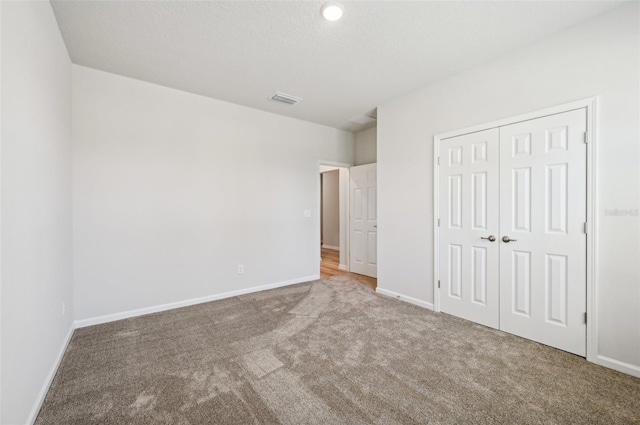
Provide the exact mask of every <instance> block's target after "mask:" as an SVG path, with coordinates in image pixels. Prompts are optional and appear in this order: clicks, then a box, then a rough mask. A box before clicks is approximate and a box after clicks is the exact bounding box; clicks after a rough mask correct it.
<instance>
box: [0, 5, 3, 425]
mask: <svg viewBox="0 0 640 425" xmlns="http://www.w3.org/2000/svg"><path fill="white" fill-rule="evenodd" d="M2 3H3V2H2V1H0V100H1V99H2ZM1 104H2V102H1V101H0V105H1ZM2 128H3V127H2V108H1V107H0V130H1V129H2ZM1 163H2V131H0V164H1ZM1 171H2V169H1V167H0V175H1V174H2V173H1ZM1 187H2V185H1V184H0V188H1ZM1 195H2V190H1V189H0V199H2V196H1ZM0 223H2V205H0ZM1 240H2V225H1V224H0V241H1ZM1 259H2V244H1V243H0V305H2V277H1V276H2V260H1ZM1 383H2V314H0V384H1ZM0 421H2V385H0Z"/></svg>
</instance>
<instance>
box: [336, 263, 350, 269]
mask: <svg viewBox="0 0 640 425" xmlns="http://www.w3.org/2000/svg"><path fill="white" fill-rule="evenodd" d="M338 269H339V270H346V271H349V267H347V266H345V265H344V264H340V265H339V266H338Z"/></svg>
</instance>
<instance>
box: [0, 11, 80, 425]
mask: <svg viewBox="0 0 640 425" xmlns="http://www.w3.org/2000/svg"><path fill="white" fill-rule="evenodd" d="M1 27H2V37H1V39H2V49H1V50H2V77H1V78H2V79H1V82H0V85H1V86H2V96H1V102H2V106H1V110H2V116H1V117H0V119H1V122H2V136H1V137H2V159H1V169H2V172H1V173H2V174H1V192H2V195H1V198H2V203H1V205H2V218H1V227H2V236H1V240H0V243H1V244H2V254H1V262H2V272H1V277H2V301H1V302H2V313H1V316H2V321H1V323H2V334H1V335H2V361H1V369H2V382H1V388H2V401H1V404H2V417H1V418H0V422H1V423H2V424H23V423H26V422H27V421H28V420H30V419H31V418H32V417H33V415H34V414H35V413H37V411H36V409H37V408H38V403H39V401H40V396H41V395H42V392H43V390H46V385H47V383H48V381H49V378H50V377H52V375H51V373H52V372H53V371H54V367H55V365H56V360H57V358H58V356H59V354H60V353H61V350H62V349H63V348H64V345H65V342H66V338H67V336H68V335H69V331H70V329H71V322H72V316H73V297H72V285H71V280H72V277H71V262H72V261H71V62H70V60H69V56H68V55H67V50H66V47H65V45H64V43H63V41H62V37H61V35H60V32H59V30H58V25H57V23H56V20H55V18H54V16H53V12H52V10H51V5H50V4H49V2H2V23H1ZM63 303H65V305H66V314H65V316H63V315H62V304H63Z"/></svg>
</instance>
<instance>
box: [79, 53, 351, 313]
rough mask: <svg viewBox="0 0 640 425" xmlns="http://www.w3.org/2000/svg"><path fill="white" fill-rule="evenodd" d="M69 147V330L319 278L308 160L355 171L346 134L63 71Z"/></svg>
mask: <svg viewBox="0 0 640 425" xmlns="http://www.w3.org/2000/svg"><path fill="white" fill-rule="evenodd" d="M73 143H74V145H73V146H74V152H73V173H74V179H73V182H74V186H73V189H74V203H73V213H74V221H73V223H74V227H73V232H74V238H73V242H74V297H75V301H76V305H75V308H76V319H86V318H92V317H96V316H101V315H108V314H114V313H118V312H125V311H129V310H134V309H140V308H145V307H150V306H156V305H160V304H164V303H171V302H176V301H181V300H187V299H192V298H198V297H203V296H208V295H213V294H220V293H225V292H228V291H234V290H242V289H247V288H252V287H256V286H260V285H265V284H272V283H278V282H285V281H289V280H294V279H304V278H312V277H314V276H317V273H318V267H319V265H318V249H319V248H318V246H317V245H316V243H317V235H318V232H319V229H318V228H317V227H318V218H317V217H316V216H315V214H316V213H315V211H316V205H317V201H318V198H317V196H318V192H317V187H318V180H317V179H318V160H319V159H323V160H328V161H338V162H347V163H350V162H352V161H353V135H352V134H351V133H349V132H345V131H341V130H336V129H333V128H329V127H325V126H321V125H318V124H312V123H309V122H305V121H300V120H296V119H292V118H287V117H283V116H278V115H274V114H270V113H266V112H262V111H258V110H255V109H251V108H247V107H243V106H239V105H234V104H230V103H225V102H222V101H218V100H214V99H210V98H205V97H201V96H197V95H193V94H190V93H185V92H180V91H177V90H173V89H168V88H165V87H161V86H157V85H153V84H149V83H145V82H142V81H137V80H133V79H130V78H125V77H121V76H117V75H113V74H109V73H105V72H101V71H96V70H93V69H89V68H85V67H81V66H75V65H74V66H73ZM306 209H308V210H311V211H312V217H310V218H305V217H304V216H303V212H304V210H306ZM239 264H243V265H244V268H245V273H244V274H237V266H238V265H239Z"/></svg>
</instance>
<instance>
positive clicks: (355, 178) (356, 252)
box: [349, 164, 378, 277]
mask: <svg viewBox="0 0 640 425" xmlns="http://www.w3.org/2000/svg"><path fill="white" fill-rule="evenodd" d="M349 174H350V184H349V229H350V232H351V238H350V242H349V243H350V246H351V249H350V251H351V252H350V256H349V258H350V260H349V270H350V271H351V272H353V273H358V274H363V275H366V276H371V277H377V276H378V258H377V251H378V246H377V244H378V229H377V227H378V216H377V205H376V201H377V200H376V180H377V178H376V164H367V165H360V166H357V167H351V168H350V169H349Z"/></svg>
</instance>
